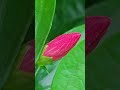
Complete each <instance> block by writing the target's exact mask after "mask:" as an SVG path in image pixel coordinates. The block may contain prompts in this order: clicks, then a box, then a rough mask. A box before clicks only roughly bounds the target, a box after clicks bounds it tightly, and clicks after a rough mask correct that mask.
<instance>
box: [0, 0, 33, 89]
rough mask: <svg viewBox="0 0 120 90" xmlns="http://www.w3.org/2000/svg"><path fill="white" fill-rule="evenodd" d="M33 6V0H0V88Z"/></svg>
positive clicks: (28, 21) (6, 75) (26, 27)
mask: <svg viewBox="0 0 120 90" xmlns="http://www.w3.org/2000/svg"><path fill="white" fill-rule="evenodd" d="M28 2H29V4H28ZM33 8H34V3H33V0H1V1H0V42H1V44H0V89H1V88H2V86H3V84H4V83H5V81H6V79H7V77H8V75H9V73H10V71H11V68H12V66H13V63H14V62H15V58H16V56H17V54H18V52H19V49H20V46H21V44H22V42H23V40H24V37H25V35H26V32H27V30H28V28H29V25H30V23H31V20H32V17H33V12H34V11H33Z"/></svg>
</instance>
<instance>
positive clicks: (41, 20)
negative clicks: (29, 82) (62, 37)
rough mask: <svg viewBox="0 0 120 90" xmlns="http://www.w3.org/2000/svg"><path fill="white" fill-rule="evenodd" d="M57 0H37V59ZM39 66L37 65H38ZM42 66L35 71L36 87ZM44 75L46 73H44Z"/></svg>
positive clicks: (50, 23) (49, 26)
mask: <svg viewBox="0 0 120 90" xmlns="http://www.w3.org/2000/svg"><path fill="white" fill-rule="evenodd" d="M55 4H56V0H36V1H35V25H36V26H35V60H36V61H37V60H38V59H39V57H40V56H41V53H42V50H43V48H44V44H45V40H46V38H47V36H48V34H49V31H50V28H51V25H52V20H53V16H54V11H55ZM36 66H37V65H36ZM40 72H41V68H40V67H36V71H35V89H37V87H39V86H40V85H39V78H40V77H41V75H40V74H39V73H40ZM43 75H44V74H43Z"/></svg>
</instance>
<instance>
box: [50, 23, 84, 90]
mask: <svg viewBox="0 0 120 90" xmlns="http://www.w3.org/2000/svg"><path fill="white" fill-rule="evenodd" d="M70 32H80V33H82V35H83V37H82V38H81V40H80V41H79V43H78V44H77V45H76V46H75V47H74V48H73V49H72V50H71V51H70V52H69V53H68V54H67V55H66V56H65V57H64V58H63V59H61V62H60V63H59V66H58V68H57V71H56V73H55V76H54V78H53V81H52V82H53V83H52V87H51V90H85V37H84V34H85V26H84V25H81V26H79V27H77V28H74V29H73V30H71V31H70Z"/></svg>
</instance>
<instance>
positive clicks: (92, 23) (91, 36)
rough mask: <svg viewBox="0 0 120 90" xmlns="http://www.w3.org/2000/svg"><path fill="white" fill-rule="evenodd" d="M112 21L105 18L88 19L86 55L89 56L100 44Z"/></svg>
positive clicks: (92, 17)
mask: <svg viewBox="0 0 120 90" xmlns="http://www.w3.org/2000/svg"><path fill="white" fill-rule="evenodd" d="M110 23H111V20H110V19H109V18H108V17H105V16H88V17H86V45H85V46H86V54H89V53H90V52H91V51H92V50H93V49H94V48H95V47H96V46H97V44H98V43H99V41H100V40H101V38H102V37H103V35H104V34H105V32H106V31H107V28H108V26H109V25H110Z"/></svg>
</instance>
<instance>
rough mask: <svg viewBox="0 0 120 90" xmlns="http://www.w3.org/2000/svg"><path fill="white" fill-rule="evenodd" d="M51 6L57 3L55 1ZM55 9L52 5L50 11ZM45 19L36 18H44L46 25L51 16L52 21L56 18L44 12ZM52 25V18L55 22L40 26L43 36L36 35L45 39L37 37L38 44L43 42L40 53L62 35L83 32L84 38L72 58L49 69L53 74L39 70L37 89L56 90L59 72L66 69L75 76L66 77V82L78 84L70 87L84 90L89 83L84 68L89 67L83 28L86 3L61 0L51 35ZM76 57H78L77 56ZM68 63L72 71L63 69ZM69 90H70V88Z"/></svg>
mask: <svg viewBox="0 0 120 90" xmlns="http://www.w3.org/2000/svg"><path fill="white" fill-rule="evenodd" d="M44 2H45V1H44ZM47 3H48V1H47ZM51 3H54V2H51ZM39 4H40V3H39ZM36 5H37V2H36ZM38 6H39V5H38ZM53 6H54V4H52V6H51V7H49V10H51V8H52V9H53ZM47 7H48V6H47ZM38 10H39V9H38ZM41 10H42V9H41ZM43 12H45V11H44V10H43ZM49 13H50V12H49ZM40 14H41V13H40ZM41 16H42V17H40V16H39V17H38V16H36V17H38V18H43V19H44V20H43V21H41V22H40V23H41V24H42V23H43V22H44V21H45V19H46V17H47V16H49V17H48V18H52V16H53V15H52V14H48V13H47V14H46V13H42V14H41ZM45 16H46V17H45ZM44 17H45V18H44ZM38 18H36V19H38ZM39 20H40V19H39ZM41 20H42V19H41ZM49 20H50V19H49ZM36 21H37V20H36ZM51 22H52V19H51V21H48V22H46V24H42V25H40V26H41V29H40V31H39V32H40V33H38V32H36V34H35V35H36V37H39V38H40V37H41V38H43V39H37V38H36V39H37V40H36V43H39V44H36V45H39V48H41V50H38V51H39V52H40V53H41V51H42V49H43V46H44V43H45V42H48V41H50V40H51V39H53V38H55V37H56V36H58V35H60V34H62V33H65V32H67V33H68V32H80V33H82V37H81V39H80V41H79V43H78V44H77V45H76V47H75V48H73V49H72V50H71V51H70V53H69V54H68V56H65V57H64V58H63V59H61V60H60V61H56V62H54V63H52V64H50V65H47V66H46V67H47V69H48V71H49V74H48V73H47V72H45V71H44V70H43V69H42V68H40V67H39V69H36V80H35V84H36V86H35V89H36V90H50V89H51V90H52V89H53V90H54V86H55V87H56V85H55V84H57V82H58V81H57V79H58V78H59V73H61V72H62V70H64V71H65V72H66V74H69V73H68V70H69V69H70V71H71V74H70V75H69V77H66V80H68V79H69V78H70V77H71V78H72V80H74V81H76V85H75V84H73V85H72V83H73V82H71V84H70V85H72V87H73V89H74V88H75V89H78V90H79V89H81V90H84V88H85V86H84V84H85V65H84V64H85V60H84V58H85V56H84V55H85V54H84V53H85V51H84V49H85V48H84V46H85V45H84V44H85V26H84V25H83V24H84V0H74V1H73V0H69V1H68V0H57V5H56V12H55V16H54V21H53V25H52V28H51V30H50V32H49V29H50V23H51ZM44 23H45V22H44ZM36 24H37V22H36ZM76 26H79V27H77V28H74V27H76ZM72 28H73V29H72ZM70 29H72V30H70ZM36 30H37V28H36ZM68 30H70V31H68ZM42 34H44V35H42ZM48 34H49V36H48ZM38 35H39V36H38ZM47 36H48V38H47V41H46V37H47ZM38 41H39V42H38ZM36 50H37V48H36ZM78 52H79V53H78ZM76 53H78V55H76ZM73 55H75V57H74V56H73ZM37 56H39V54H37ZM70 57H71V63H70V60H69V58H70ZM72 62H74V63H75V64H76V65H73V64H72ZM78 62H79V63H78ZM65 63H68V66H69V69H68V70H67V69H66V68H64V66H63V65H64V64H65ZM77 63H78V64H77ZM62 64H63V65H62ZM72 66H73V67H72ZM75 66H76V67H75ZM57 67H58V69H57ZM77 69H78V71H77ZM72 72H73V74H72ZM79 72H81V73H82V74H81V73H79ZM54 75H55V77H54ZM74 75H76V76H74ZM63 77H64V75H61V77H60V78H63ZM53 78H54V80H53ZM78 79H80V80H78ZM63 82H64V80H60V83H61V84H62V85H63V86H64V84H65V83H66V82H64V83H63ZM76 86H78V87H77V88H76ZM57 89H58V90H59V89H60V88H59V87H57ZM60 90H61V89H60ZM66 90H67V88H66Z"/></svg>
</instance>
